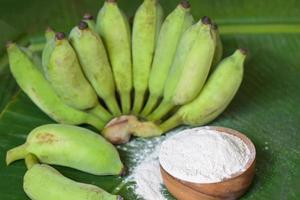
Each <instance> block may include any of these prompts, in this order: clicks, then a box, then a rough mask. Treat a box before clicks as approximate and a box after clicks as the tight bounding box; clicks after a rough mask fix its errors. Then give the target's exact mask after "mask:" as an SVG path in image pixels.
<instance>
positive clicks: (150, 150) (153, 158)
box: [117, 127, 250, 200]
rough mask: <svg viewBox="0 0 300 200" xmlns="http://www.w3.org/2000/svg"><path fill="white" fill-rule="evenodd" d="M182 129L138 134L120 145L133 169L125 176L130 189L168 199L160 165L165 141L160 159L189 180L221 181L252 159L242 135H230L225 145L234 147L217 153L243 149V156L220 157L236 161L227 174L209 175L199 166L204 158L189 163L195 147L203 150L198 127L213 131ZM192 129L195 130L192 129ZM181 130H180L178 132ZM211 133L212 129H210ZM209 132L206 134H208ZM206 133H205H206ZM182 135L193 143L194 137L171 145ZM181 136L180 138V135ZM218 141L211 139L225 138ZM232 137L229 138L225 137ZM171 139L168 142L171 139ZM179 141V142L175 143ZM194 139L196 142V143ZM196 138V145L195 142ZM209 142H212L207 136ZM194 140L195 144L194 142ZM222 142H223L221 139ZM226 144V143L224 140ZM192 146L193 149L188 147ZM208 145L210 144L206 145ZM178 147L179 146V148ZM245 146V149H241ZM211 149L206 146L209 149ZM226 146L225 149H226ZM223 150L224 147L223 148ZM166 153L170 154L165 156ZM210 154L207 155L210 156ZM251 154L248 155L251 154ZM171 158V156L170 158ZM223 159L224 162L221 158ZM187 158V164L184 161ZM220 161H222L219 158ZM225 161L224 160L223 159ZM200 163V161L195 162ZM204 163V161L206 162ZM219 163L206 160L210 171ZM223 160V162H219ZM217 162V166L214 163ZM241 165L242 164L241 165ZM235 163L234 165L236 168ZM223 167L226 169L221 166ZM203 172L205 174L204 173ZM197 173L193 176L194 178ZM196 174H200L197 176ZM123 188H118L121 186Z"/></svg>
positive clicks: (145, 199) (143, 198)
mask: <svg viewBox="0 0 300 200" xmlns="http://www.w3.org/2000/svg"><path fill="white" fill-rule="evenodd" d="M182 130H183V128H182V129H177V130H176V131H173V132H170V133H168V134H167V136H161V137H156V138H152V139H142V138H137V139H134V140H132V141H130V142H129V143H127V144H126V145H122V146H119V147H118V148H119V150H121V151H125V152H126V155H128V156H129V157H128V158H127V159H128V161H129V162H128V163H129V165H128V166H127V167H128V169H129V176H128V177H127V178H126V179H125V181H124V185H125V186H126V187H127V190H130V191H133V192H134V193H135V194H136V195H137V196H138V197H137V198H138V199H140V200H167V198H166V196H165V194H166V193H167V192H166V188H165V187H164V186H163V181H162V177H161V174H160V169H159V154H160V150H161V145H162V144H164V146H165V145H166V144H167V145H166V146H165V147H162V150H163V153H161V154H160V159H161V162H163V163H164V164H163V167H164V169H166V170H167V171H168V172H169V173H170V172H172V173H174V174H172V175H175V176H182V178H184V179H187V180H195V181H198V182H199V181H203V182H214V181H218V180H220V179H223V178H225V177H227V176H230V174H231V173H232V171H235V172H236V171H238V170H243V167H244V166H243V165H244V164H245V163H246V162H247V159H249V154H250V152H249V150H248V149H247V147H246V148H244V147H245V146H243V145H244V143H243V142H242V141H239V138H237V137H234V136H232V137H234V138H229V140H228V141H227V140H226V142H227V144H226V145H225V146H223V147H226V148H227V147H228V146H227V145H229V146H230V148H229V149H230V150H228V149H226V150H225V152H221V151H219V152H218V153H215V156H220V155H221V156H224V154H225V155H226V152H228V153H229V154H230V152H231V153H232V151H238V152H239V153H241V156H240V157H239V156H237V158H235V159H234V160H231V158H230V156H229V157H226V156H225V157H222V158H219V157H218V160H221V161H222V162H223V161H225V160H226V159H227V160H228V159H229V160H231V161H230V162H232V163H231V164H233V165H232V166H231V167H230V169H229V171H228V169H227V168H224V171H225V176H224V175H220V174H219V172H220V171H218V173H216V174H215V175H207V174H203V172H204V171H202V170H200V171H199V167H201V166H200V163H201V162H197V163H195V162H192V163H193V164H188V162H190V161H191V159H192V160H193V159H194V158H195V156H196V157H197V153H198V152H197V153H195V152H194V151H199V150H200V149H202V150H203V148H202V147H199V144H198V145H197V141H199V137H201V136H199V135H197V133H196V132H197V130H198V131H199V130H205V131H209V130H208V128H206V127H202V128H196V129H186V130H185V131H182ZM191 130H192V132H191ZM179 131H180V133H178V132H179ZM190 133H192V134H191V135H189V137H185V136H183V134H190ZM206 133H207V134H208V132H206ZM204 135H205V134H204ZM204 135H202V136H204ZM181 136H182V137H184V138H190V140H192V143H190V142H191V141H190V140H188V139H187V140H186V141H185V142H184V141H182V142H183V143H182V144H179V146H178V147H179V148H174V149H172V148H170V146H169V145H168V144H172V143H173V144H176V145H178V144H177V143H176V141H177V142H178V140H182V138H181ZM176 138H177V139H176ZM213 138H214V139H215V141H214V142H213V143H210V145H219V142H221V141H220V139H224V138H218V137H217V139H216V138H215V137H213ZM202 139H205V137H202ZM225 139H228V138H225ZM169 141H170V143H167V142H169ZM174 142H175V143H174ZM193 142H194V143H193ZM195 142H196V147H195V146H194V145H195ZM206 142H209V140H207V138H206ZM210 142H211V141H210ZM184 143H185V144H186V145H187V144H188V143H189V145H188V147H189V148H187V149H185V148H186V146H185V145H184ZM191 144H193V145H191ZM221 144H222V143H221ZM223 145H224V144H223ZM203 147H204V146H203ZM215 147H216V146H213V148H210V150H213V149H216V148H215ZM190 148H192V149H191V150H188V149H190ZM205 148H206V147H205ZM176 149H177V150H176ZM241 149H242V150H241ZM170 150H171V151H173V150H176V151H178V152H177V153H174V154H171V155H168V154H170V152H169V151H170ZM208 150H209V149H206V150H205V151H206V153H207V151H208ZM223 150H224V149H223ZM223 150H222V151H223ZM184 152H185V153H188V154H192V155H193V156H186V155H184ZM164 156H166V157H164ZM207 156H208V155H207V154H206V155H205V156H204V157H203V158H205V159H207ZM247 156H248V157H247ZM168 159H170V160H168ZM173 159H181V160H180V161H179V162H174V160H173ZM221 161H220V162H221ZM184 162H185V164H184ZM218 162H219V161H218ZM222 162H221V163H222ZM179 163H182V164H183V165H180V164H179ZM194 164H196V165H194ZM202 164H203V163H202ZM215 164H216V163H212V162H207V163H206V164H205V166H206V167H205V170H206V172H207V171H208V172H211V171H212V170H215V169H217V168H218V167H217V168H216V166H219V165H215ZM219 164H220V163H219ZM213 166H214V167H213ZM237 166H239V167H237ZM232 167H233V168H232ZM221 171H222V170H221ZM202 175H203V176H202ZM192 177H193V178H192ZM195 177H197V178H196V179H195ZM119 189H121V188H117V190H119Z"/></svg>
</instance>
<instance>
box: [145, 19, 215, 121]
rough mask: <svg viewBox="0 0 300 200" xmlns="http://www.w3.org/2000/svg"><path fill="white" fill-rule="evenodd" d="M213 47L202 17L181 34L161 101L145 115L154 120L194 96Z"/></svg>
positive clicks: (209, 62) (205, 21) (205, 71)
mask: <svg viewBox="0 0 300 200" xmlns="http://www.w3.org/2000/svg"><path fill="white" fill-rule="evenodd" d="M214 51H215V40H214V37H213V34H212V30H211V21H210V19H209V18H208V17H203V18H202V19H201V20H200V21H199V22H198V23H196V24H195V25H193V26H191V27H190V28H189V29H188V30H187V31H186V32H185V33H184V34H183V35H182V37H181V39H180V42H179V44H178V49H177V52H176V56H175V58H174V61H173V64H172V66H171V68H170V71H169V74H168V78H167V80H166V83H165V87H164V97H163V101H162V102H161V103H160V105H159V106H158V107H157V108H156V109H155V110H154V111H153V113H151V114H150V115H149V117H148V119H150V120H151V121H156V120H158V119H160V118H162V117H163V116H165V115H166V114H167V113H168V112H169V111H170V110H171V109H172V108H174V107H175V106H178V105H184V104H186V103H189V102H190V101H192V100H193V99H194V98H196V97H197V95H198V94H199V92H200V90H201V89H202V87H203V85H204V83H205V81H206V78H207V75H208V73H209V70H210V66H211V63H212V59H213V56H214Z"/></svg>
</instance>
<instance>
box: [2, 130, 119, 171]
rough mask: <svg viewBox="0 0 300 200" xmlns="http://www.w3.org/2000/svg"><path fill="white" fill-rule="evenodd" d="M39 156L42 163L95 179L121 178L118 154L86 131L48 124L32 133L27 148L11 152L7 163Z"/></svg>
mask: <svg viewBox="0 0 300 200" xmlns="http://www.w3.org/2000/svg"><path fill="white" fill-rule="evenodd" d="M28 154H33V155H35V156H36V157H37V158H38V159H39V161H40V162H42V163H47V164H55V165H61V166H66V167H71V168H75V169H78V170H81V171H84V172H88V173H91V174H95V175H120V174H121V173H123V168H124V166H123V164H122V162H121V160H120V157H119V154H118V151H117V150H116V149H115V147H114V146H113V145H112V144H110V143H109V142H108V141H106V140H105V139H104V138H103V137H102V136H100V135H98V134H96V133H94V132H92V131H90V130H88V129H85V128H81V127H77V126H71V125H62V124H48V125H43V126H40V127H37V128H35V129H34V130H32V131H31V132H30V133H29V135H28V137H27V140H26V143H25V144H22V145H20V146H18V147H15V148H13V149H11V150H9V151H8V152H7V155H6V163H7V164H8V165H9V164H10V163H12V162H14V161H15V160H19V159H24V158H25V157H26V155H28Z"/></svg>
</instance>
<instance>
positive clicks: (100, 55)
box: [69, 22, 121, 116]
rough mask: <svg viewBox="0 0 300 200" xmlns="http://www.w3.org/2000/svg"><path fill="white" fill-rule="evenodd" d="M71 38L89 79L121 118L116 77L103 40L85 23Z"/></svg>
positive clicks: (74, 30)
mask: <svg viewBox="0 0 300 200" xmlns="http://www.w3.org/2000/svg"><path fill="white" fill-rule="evenodd" d="M69 38H70V42H71V44H72V46H73V48H74V49H75V51H76V53H77V56H78V59H79V62H80V64H81V67H82V70H83V72H84V74H85V75H86V77H87V79H88V80H89V81H90V83H91V85H92V86H93V88H94V89H95V91H96V93H97V94H98V96H99V97H101V98H102V99H103V100H104V102H105V104H106V105H107V107H108V108H109V110H110V111H111V112H112V113H113V115H114V116H119V115H120V114H121V111H120V109H119V105H118V102H117V99H116V96H115V82H114V77H113V74H112V71H111V67H110V63H109V61H108V58H107V54H106V51H105V47H104V45H103V43H102V40H101V38H100V37H99V36H98V34H97V33H96V32H93V31H92V30H91V29H90V28H89V27H88V24H87V23H85V22H80V24H79V25H78V26H77V27H75V28H73V30H72V31H71V33H70V35H69Z"/></svg>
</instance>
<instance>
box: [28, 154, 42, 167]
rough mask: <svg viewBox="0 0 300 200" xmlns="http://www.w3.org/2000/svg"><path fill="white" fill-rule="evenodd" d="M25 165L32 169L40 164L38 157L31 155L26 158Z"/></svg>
mask: <svg viewBox="0 0 300 200" xmlns="http://www.w3.org/2000/svg"><path fill="white" fill-rule="evenodd" d="M25 164H26V167H27V169H31V168H32V167H33V166H34V165H36V164H39V161H38V159H37V157H36V156H34V155H33V154H31V153H30V154H28V155H26V157H25Z"/></svg>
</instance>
